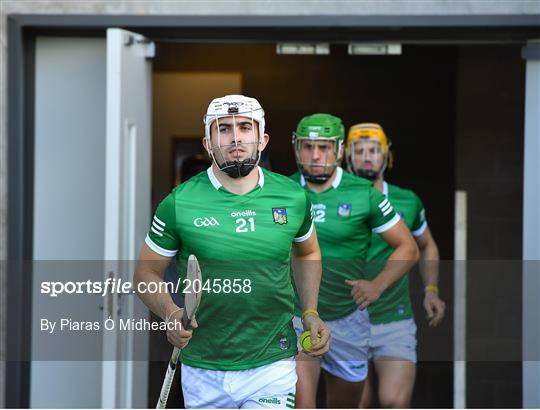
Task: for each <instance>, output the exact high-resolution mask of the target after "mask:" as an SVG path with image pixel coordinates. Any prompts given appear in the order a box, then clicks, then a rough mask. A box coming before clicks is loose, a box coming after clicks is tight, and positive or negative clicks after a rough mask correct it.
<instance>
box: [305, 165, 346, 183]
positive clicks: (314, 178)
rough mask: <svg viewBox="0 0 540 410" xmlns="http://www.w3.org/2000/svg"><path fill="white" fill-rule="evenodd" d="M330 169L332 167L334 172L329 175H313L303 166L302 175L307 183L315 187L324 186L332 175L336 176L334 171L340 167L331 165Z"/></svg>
mask: <svg viewBox="0 0 540 410" xmlns="http://www.w3.org/2000/svg"><path fill="white" fill-rule="evenodd" d="M330 167H332V168H333V170H332V172H330V173H329V174H320V175H312V174H310V173H309V172H307V170H306V168H305V167H303V166H302V167H301V173H302V175H303V176H304V179H305V180H306V181H308V182H311V183H312V184H315V185H322V184H324V183H325V182H326V181H328V180H329V179H330V178H331V177H332V175H333V174H334V171H335V170H336V168H337V167H338V166H337V165H335V166H334V165H330Z"/></svg>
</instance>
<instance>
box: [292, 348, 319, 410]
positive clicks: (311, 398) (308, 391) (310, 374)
mask: <svg viewBox="0 0 540 410" xmlns="http://www.w3.org/2000/svg"><path fill="white" fill-rule="evenodd" d="M296 374H297V375H298V381H297V382H296V408H298V409H306V408H307V409H313V408H315V407H316V406H317V386H318V385H319V377H320V375H321V363H320V360H319V359H318V358H316V357H311V356H308V355H307V354H305V353H302V352H300V353H298V355H297V356H296Z"/></svg>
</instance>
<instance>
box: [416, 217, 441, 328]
mask: <svg viewBox="0 0 540 410" xmlns="http://www.w3.org/2000/svg"><path fill="white" fill-rule="evenodd" d="M415 239H416V243H417V244H418V249H419V250H420V274H421V275H422V281H423V282H424V286H425V288H424V293H425V295H424V309H426V318H427V320H428V323H429V325H430V326H437V325H438V324H439V323H440V322H441V320H442V319H443V317H444V311H445V309H446V304H445V303H444V302H443V301H442V300H441V298H440V297H439V248H438V247H437V243H436V242H435V239H433V236H432V235H431V231H430V230H429V228H427V229H426V230H425V231H424V232H423V233H422V235H420V236H418V237H416V238H415Z"/></svg>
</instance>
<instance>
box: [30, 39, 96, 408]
mask: <svg viewBox="0 0 540 410" xmlns="http://www.w3.org/2000/svg"><path fill="white" fill-rule="evenodd" d="M105 64H106V46H105V39H85V38H54V37H38V38H37V41H36V78H35V87H36V93H35V112H36V117H35V130H36V131H35V175H34V181H35V184H34V186H35V191H34V198H35V203H34V232H33V235H34V248H33V254H34V259H35V260H42V261H43V260H47V261H50V262H37V263H35V264H34V272H33V273H34V279H33V287H34V297H33V307H32V309H33V312H32V323H33V325H32V334H33V337H32V355H33V357H34V358H36V357H37V358H41V359H42V360H46V359H47V357H46V354H45V353H44V349H45V348H47V343H49V344H50V343H51V342H50V340H51V339H49V338H46V335H43V334H42V332H40V330H39V321H40V318H42V317H45V318H57V317H59V318H61V317H68V318H69V317H71V315H73V317H76V318H85V319H86V320H92V321H93V320H99V319H101V312H100V311H99V295H98V296H97V298H88V297H84V295H81V296H82V297H80V298H76V299H75V300H73V299H71V300H72V301H73V302H72V303H71V304H66V302H65V300H66V299H63V300H62V298H58V299H51V298H47V297H44V296H43V295H40V292H39V290H40V283H41V281H42V280H51V277H53V276H54V277H55V279H56V280H58V277H57V276H56V275H57V274H58V273H60V272H66V267H67V266H66V262H63V261H65V260H97V261H99V260H102V259H103V253H104V244H103V238H104V235H105V234H104V232H105V222H104V220H105V216H104V211H105V189H104V186H105V85H106V78H105V67H106V66H105ZM94 266H95V265H94ZM68 273H69V272H68ZM81 274H83V275H84V276H76V275H81ZM71 275H72V276H71V277H68V278H66V277H64V278H63V280H87V279H90V280H101V279H102V275H103V273H102V272H100V271H99V270H96V269H88V270H86V269H85V270H79V271H75V270H73V271H72V273H71ZM92 275H93V276H92ZM90 333H91V332H88V337H87V338H85V340H84V343H83V344H81V345H80V346H79V347H80V348H81V349H84V348H85V346H87V347H88V348H93V349H95V348H96V346H95V343H96V342H99V340H94V339H95V338H93V336H96V337H99V336H98V335H91V334H90ZM62 340H63V339H62V338H61V339H60V340H59V342H60V343H61V342H62ZM63 341H64V343H65V342H66V341H65V340H63ZM31 366H32V367H31V387H30V389H31V393H30V406H31V407H81V406H82V407H100V405H101V395H100V389H101V363H100V362H97V361H95V362H83V363H81V362H57V361H52V360H51V361H34V362H33V363H32V365H31ZM67 391H70V392H77V394H66V392H67Z"/></svg>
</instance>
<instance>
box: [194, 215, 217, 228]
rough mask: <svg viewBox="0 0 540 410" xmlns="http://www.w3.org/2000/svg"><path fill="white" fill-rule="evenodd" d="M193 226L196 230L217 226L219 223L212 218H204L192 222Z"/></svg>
mask: <svg viewBox="0 0 540 410" xmlns="http://www.w3.org/2000/svg"><path fill="white" fill-rule="evenodd" d="M193 225H195V226H196V227H197V228H203V227H209V226H219V222H218V221H217V219H216V218H214V217H213V216H211V217H204V218H195V219H194V220H193Z"/></svg>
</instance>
